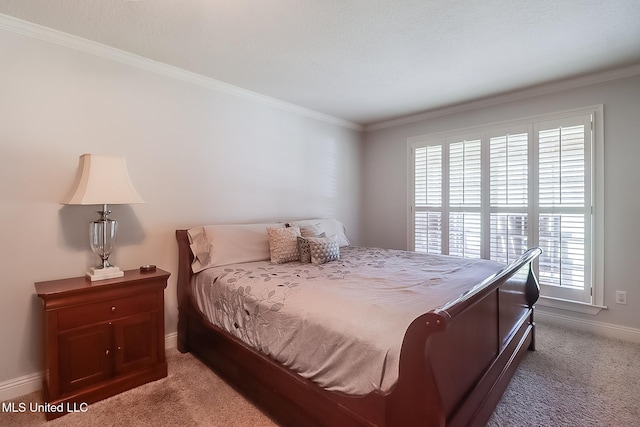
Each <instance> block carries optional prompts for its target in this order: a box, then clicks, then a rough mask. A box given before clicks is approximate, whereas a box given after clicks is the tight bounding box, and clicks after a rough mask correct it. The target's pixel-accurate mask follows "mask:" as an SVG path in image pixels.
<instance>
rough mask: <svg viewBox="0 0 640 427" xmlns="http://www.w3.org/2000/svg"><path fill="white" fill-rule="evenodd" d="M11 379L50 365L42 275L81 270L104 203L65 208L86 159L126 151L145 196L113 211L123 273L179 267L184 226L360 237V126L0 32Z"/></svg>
mask: <svg viewBox="0 0 640 427" xmlns="http://www.w3.org/2000/svg"><path fill="white" fill-rule="evenodd" d="M0 58H2V65H1V66H0V219H1V223H0V278H1V283H0V287H1V292H2V298H0V325H1V326H0V331H2V335H1V343H0V384H1V383H2V382H3V381H5V382H6V381H7V380H10V379H15V378H18V377H22V376H28V375H30V374H33V373H37V372H39V371H41V370H42V369H43V366H42V358H41V351H42V348H41V340H42V314H41V306H40V303H39V300H38V298H37V297H36V296H35V292H34V286H33V283H34V282H36V281H44V280H53V279H60V278H66V277H75V276H82V275H83V274H84V272H85V271H86V268H87V267H88V266H91V265H92V264H93V263H94V262H95V260H94V259H93V256H92V254H91V252H90V249H89V246H88V223H89V222H90V221H91V220H93V219H94V218H96V217H97V214H96V213H95V212H94V211H95V210H96V208H95V207H90V206H61V205H60V202H61V200H63V198H64V196H65V195H66V194H67V192H68V191H69V189H70V187H71V184H72V182H73V179H74V176H75V173H76V169H77V167H78V157H79V156H80V155H81V154H83V153H94V154H101V155H115V156H125V157H126V160H127V164H128V168H129V173H130V175H131V179H132V182H133V183H134V186H135V187H136V189H137V190H138V192H139V193H140V194H141V196H142V197H143V198H144V199H145V201H146V204H141V205H131V206H113V207H112V210H113V214H112V217H113V218H114V219H117V220H119V222H120V232H119V244H118V246H117V249H116V251H115V253H114V254H113V256H112V261H113V262H114V263H115V264H116V265H118V266H119V267H121V268H123V269H134V268H137V267H138V266H140V265H142V264H150V263H151V264H157V265H158V266H159V267H160V268H162V269H165V270H168V271H170V272H171V273H173V275H172V276H171V278H170V280H169V286H168V288H167V290H166V292H165V300H166V309H165V316H166V322H165V331H166V333H171V332H174V331H175V330H176V319H177V309H176V297H175V293H176V288H175V279H176V273H177V246H176V243H175V237H174V236H175V234H174V233H175V230H176V229H178V228H189V227H192V226H195V225H197V224H203V223H225V222H254V221H263V220H276V219H279V220H286V219H296V218H298V219H299V218H304V217H326V216H331V217H336V218H339V219H341V220H342V221H343V222H344V223H345V224H346V225H347V227H348V235H349V237H350V238H351V239H352V240H353V241H354V242H355V243H357V242H358V241H359V235H358V234H359V233H358V226H357V224H358V218H359V211H358V208H359V206H360V202H359V199H358V195H359V189H360V175H361V172H360V154H361V138H362V134H361V132H360V131H357V130H353V129H350V128H348V127H345V126H339V125H336V124H333V123H332V122H331V120H326V121H325V120H317V119H314V118H313V114H311V115H305V114H296V113H294V112H291V111H286V110H287V109H286V108H280V107H278V106H277V103H273V104H272V103H269V102H265V101H264V100H263V99H259V97H256V99H257V101H254V100H252V99H251V97H246V96H235V95H233V94H230V93H226V92H221V91H216V90H212V89H210V88H206V87H203V86H201V85H198V84H192V83H188V82H185V81H182V80H179V79H173V78H169V77H167V76H165V75H162V74H158V73H154V72H151V71H148V70H145V69H143V68H139V67H135V66H131V65H127V64H125V63H122V62H116V61H113V60H110V59H106V58H104V57H100V56H96V55H93V54H90V53H85V52H82V51H79V50H76V49H71V48H68V47H64V46H61V45H59V44H56V43H50V42H48V41H44V40H40V39H38V38H34V37H30V36H27V35H22V34H19V33H17V32H12V31H7V30H3V29H0Z"/></svg>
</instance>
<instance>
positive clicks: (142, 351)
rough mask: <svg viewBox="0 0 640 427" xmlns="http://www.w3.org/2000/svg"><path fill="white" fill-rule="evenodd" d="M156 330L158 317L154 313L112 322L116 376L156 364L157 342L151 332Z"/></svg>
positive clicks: (155, 336)
mask: <svg viewBox="0 0 640 427" xmlns="http://www.w3.org/2000/svg"><path fill="white" fill-rule="evenodd" d="M157 330H158V316H156V315H155V313H143V314H141V315H139V316H131V317H128V318H126V319H122V320H119V321H117V322H114V324H113V332H114V347H115V372H116V374H123V373H126V372H131V371H135V370H138V369H141V368H144V367H147V366H153V365H154V364H155V363H156V361H157V357H156V356H157V351H156V349H157V348H158V342H157V335H156V334H155V333H153V331H157Z"/></svg>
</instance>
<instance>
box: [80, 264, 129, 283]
mask: <svg viewBox="0 0 640 427" xmlns="http://www.w3.org/2000/svg"><path fill="white" fill-rule="evenodd" d="M122 276H124V271H122V270H120V268H119V267H116V266H115V265H112V266H111V267H106V268H103V267H92V268H90V269H89V270H88V271H87V277H88V278H89V279H91V281H92V282H94V281H96V280H104V279H113V278H115V277H122Z"/></svg>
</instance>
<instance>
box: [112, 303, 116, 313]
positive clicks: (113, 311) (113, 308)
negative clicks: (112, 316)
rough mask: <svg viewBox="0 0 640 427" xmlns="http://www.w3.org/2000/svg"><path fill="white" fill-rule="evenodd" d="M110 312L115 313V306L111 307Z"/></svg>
mask: <svg viewBox="0 0 640 427" xmlns="http://www.w3.org/2000/svg"><path fill="white" fill-rule="evenodd" d="M111 312H112V313H115V312H116V306H115V305H114V306H112V307H111Z"/></svg>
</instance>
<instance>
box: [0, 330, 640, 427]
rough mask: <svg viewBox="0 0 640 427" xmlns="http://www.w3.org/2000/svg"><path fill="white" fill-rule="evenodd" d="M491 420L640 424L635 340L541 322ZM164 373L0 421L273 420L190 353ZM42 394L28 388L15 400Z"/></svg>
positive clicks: (175, 358)
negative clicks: (109, 393)
mask: <svg viewBox="0 0 640 427" xmlns="http://www.w3.org/2000/svg"><path fill="white" fill-rule="evenodd" d="M537 338H538V339H537V348H538V349H537V351H536V352H533V353H529V354H528V355H527V357H526V358H525V360H524V361H523V363H522V365H521V366H520V368H519V370H518V371H517V373H516V375H515V377H514V378H513V380H512V382H511V384H510V385H509V388H508V389H507V391H506V392H505V395H504V397H503V398H502V401H501V402H500V403H499V405H498V407H497V408H496V410H495V412H494V414H493V416H492V418H491V420H490V421H489V426H491V427H498V426H500V427H507V426H509V427H510V426H521V427H525V426H563V427H564V426H576V427H583V426H637V425H640V409H639V407H640V402H639V399H640V345H638V344H631V343H626V342H622V341H617V340H612V339H606V338H601V337H596V336H593V335H590V334H585V333H580V332H575V331H569V330H566V329H562V328H557V327H551V326H546V325H540V326H539V327H538V336H537ZM167 359H168V362H169V376H168V377H167V378H165V379H162V380H160V381H156V382H154V383H151V384H146V385H144V386H141V387H138V388H136V389H134V390H130V391H128V392H125V393H122V394H120V395H117V396H114V397H112V398H110V399H107V400H104V401H101V402H98V403H95V404H93V405H91V406H89V408H88V411H87V412H86V413H74V414H69V415H65V416H64V417H61V418H58V419H56V420H53V421H50V422H48V423H46V422H45V420H44V416H43V415H42V414H39V413H29V412H27V413H1V412H0V426H42V425H47V426H50V427H58V426H72V427H75V426H82V427H85V426H185V427H188V426H243V427H244V426H247V427H250V426H274V425H275V424H274V423H273V422H272V421H271V420H270V419H269V418H268V417H267V416H266V415H264V414H263V413H261V412H260V411H259V410H257V409H256V408H255V407H254V406H252V405H251V404H250V403H249V402H247V401H246V400H245V399H244V398H242V396H240V395H239V394H237V393H236V392H235V391H234V390H233V389H232V388H231V387H229V386H228V385H227V384H225V383H224V382H223V381H222V380H220V379H219V378H218V377H217V376H216V375H215V374H213V373H212V372H211V371H210V370H209V369H208V368H206V367H205V366H204V365H202V364H201V363H200V362H199V361H198V360H196V359H195V358H194V357H192V356H191V355H189V354H185V355H183V354H180V353H178V352H177V351H176V350H170V351H168V352H167ZM35 401H38V402H40V401H41V396H40V393H39V392H38V393H32V394H29V395H26V396H23V397H21V398H18V399H15V402H25V403H26V404H27V406H28V405H29V402H35ZM399 427H400V426H399Z"/></svg>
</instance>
